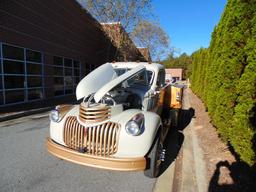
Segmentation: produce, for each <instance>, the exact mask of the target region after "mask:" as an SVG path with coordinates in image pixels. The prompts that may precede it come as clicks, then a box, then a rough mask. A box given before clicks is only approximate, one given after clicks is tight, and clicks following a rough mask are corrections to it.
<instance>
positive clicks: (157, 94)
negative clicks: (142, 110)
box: [148, 70, 165, 115]
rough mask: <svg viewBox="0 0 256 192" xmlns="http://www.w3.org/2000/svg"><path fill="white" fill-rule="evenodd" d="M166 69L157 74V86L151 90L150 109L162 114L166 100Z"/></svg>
mask: <svg viewBox="0 0 256 192" xmlns="http://www.w3.org/2000/svg"><path fill="white" fill-rule="evenodd" d="M164 86H165V71H164V70H160V71H159V73H158V74H157V82H156V87H155V88H153V89H151V90H150V93H149V95H150V102H149V108H148V110H149V111H152V112H155V113H157V114H159V115H161V112H162V108H163V100H164Z"/></svg>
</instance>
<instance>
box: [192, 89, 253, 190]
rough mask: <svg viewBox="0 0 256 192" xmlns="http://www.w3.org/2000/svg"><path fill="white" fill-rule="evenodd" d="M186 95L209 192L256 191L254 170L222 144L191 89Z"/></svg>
mask: <svg viewBox="0 0 256 192" xmlns="http://www.w3.org/2000/svg"><path fill="white" fill-rule="evenodd" d="M188 93H189V96H190V104H191V107H192V108H193V109H194V110H195V117H194V118H195V132H196V134H197V136H198V139H199V145H200V147H202V149H203V152H204V158H205V161H206V165H207V178H208V181H209V187H208V189H209V191H214V192H215V191H218V192H221V191H225V192H226V191H230V192H231V191H232V192H241V191H248V192H249V191H256V176H255V171H254V172H253V171H252V168H250V167H249V166H248V165H247V164H246V163H244V162H242V161H240V160H239V158H238V156H237V155H236V154H235V152H234V151H233V149H232V148H231V147H230V146H228V145H227V144H225V143H224V142H222V141H221V139H220V137H219V134H218V132H217V130H216V128H215V127H214V126H213V125H212V124H211V119H210V118H209V116H208V113H207V112H206V109H205V106H204V104H203V103H202V101H201V100H200V99H199V98H198V97H197V96H196V95H195V94H194V93H193V92H192V91H191V90H188Z"/></svg>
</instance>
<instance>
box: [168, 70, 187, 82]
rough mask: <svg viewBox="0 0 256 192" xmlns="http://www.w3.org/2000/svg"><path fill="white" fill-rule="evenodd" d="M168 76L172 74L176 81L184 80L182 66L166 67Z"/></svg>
mask: <svg viewBox="0 0 256 192" xmlns="http://www.w3.org/2000/svg"><path fill="white" fill-rule="evenodd" d="M165 73H166V77H168V76H170V77H172V78H173V79H175V80H176V81H180V80H182V73H183V70H182V69H181V68H172V69H165Z"/></svg>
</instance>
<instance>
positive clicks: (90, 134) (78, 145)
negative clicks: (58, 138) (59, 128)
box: [64, 116, 120, 156]
mask: <svg viewBox="0 0 256 192" xmlns="http://www.w3.org/2000/svg"><path fill="white" fill-rule="evenodd" d="M119 128H120V126H119V124H117V123H113V122H107V123H104V124H101V125H98V126H92V127H85V126H82V125H81V124H80V123H79V122H78V121H77V119H76V117H74V116H70V117H68V118H67V119H66V122H65V125H64V142H65V144H66V145H67V146H68V147H70V148H71V149H75V150H78V151H82V152H85V153H88V154H92V155H98V156H109V155H112V154H114V153H116V151H117V142H118V137H119Z"/></svg>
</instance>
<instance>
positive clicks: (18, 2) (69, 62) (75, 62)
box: [0, 0, 144, 112]
mask: <svg viewBox="0 0 256 192" xmlns="http://www.w3.org/2000/svg"><path fill="white" fill-rule="evenodd" d="M116 52H118V47H116V45H115V44H113V42H112V41H111V40H110V39H109V37H107V35H106V34H105V33H104V30H103V28H102V26H101V24H100V23H98V21H96V20H95V19H94V18H93V17H92V16H91V15H90V14H89V13H88V12H87V11H86V10H85V9H83V8H82V7H81V6H80V4H79V3H77V2H76V1H75V0H54V1H52V0H44V1H39V0H1V1H0V112H1V111H8V110H9V111H11V110H13V109H18V108H20V109H24V108H31V107H37V106H46V105H51V104H56V103H58V102H63V101H64V100H68V101H71V100H74V99H75V96H74V94H75V88H76V85H77V83H78V82H79V80H80V79H81V78H82V77H84V76H85V75H86V74H87V73H88V72H90V71H91V70H92V69H93V68H95V67H97V66H98V65H101V64H102V63H105V62H108V61H113V60H117V59H116ZM124 54H126V53H124ZM124 57H126V56H124ZM131 59H132V60H134V61H135V60H144V58H143V57H142V58H141V55H138V56H134V57H132V58H131Z"/></svg>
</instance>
